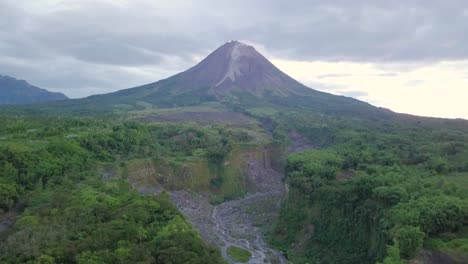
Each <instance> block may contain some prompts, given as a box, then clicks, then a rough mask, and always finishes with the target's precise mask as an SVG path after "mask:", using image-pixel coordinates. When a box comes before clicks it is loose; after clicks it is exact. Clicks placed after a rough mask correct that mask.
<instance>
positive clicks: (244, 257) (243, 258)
mask: <svg viewBox="0 0 468 264" xmlns="http://www.w3.org/2000/svg"><path fill="white" fill-rule="evenodd" d="M227 254H228V256H229V257H230V258H232V259H233V260H235V261H237V262H242V263H247V262H248V261H249V260H250V258H251V257H252V253H250V251H248V250H245V249H243V248H240V247H235V246H230V247H228V248H227Z"/></svg>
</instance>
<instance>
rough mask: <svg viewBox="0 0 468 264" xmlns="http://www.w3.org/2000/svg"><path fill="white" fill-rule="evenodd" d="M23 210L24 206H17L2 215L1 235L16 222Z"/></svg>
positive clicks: (0, 223) (0, 221)
mask: <svg viewBox="0 0 468 264" xmlns="http://www.w3.org/2000/svg"><path fill="white" fill-rule="evenodd" d="M22 210H23V205H21V204H17V205H16V206H15V207H13V208H11V209H10V211H8V212H6V213H3V214H0V234H1V233H3V232H6V231H8V230H9V229H10V228H11V227H13V225H14V224H15V222H16V219H17V218H18V215H19V214H20V212H21V211H22Z"/></svg>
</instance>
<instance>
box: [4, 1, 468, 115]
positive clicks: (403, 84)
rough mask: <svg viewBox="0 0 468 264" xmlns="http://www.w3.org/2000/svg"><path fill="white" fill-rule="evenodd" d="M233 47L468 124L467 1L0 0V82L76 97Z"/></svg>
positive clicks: (367, 96) (294, 72)
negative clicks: (0, 78)
mask: <svg viewBox="0 0 468 264" xmlns="http://www.w3.org/2000/svg"><path fill="white" fill-rule="evenodd" d="M232 39H237V40H241V41H245V42H247V43H248V44H251V45H253V46H254V47H255V48H256V49H257V50H258V51H260V52H261V53H262V54H263V55H265V56H266V57H267V58H268V59H270V60H271V61H272V62H273V63H274V64H275V65H276V66H277V67H279V68H280V69H281V70H283V71H284V72H286V73H287V74H289V75H290V76H292V77H293V78H296V79H297V80H299V81H301V82H303V83H304V84H306V85H307V86H309V87H311V88H314V89H317V90H321V91H325V92H330V93H333V94H340V95H346V96H351V97H354V98H357V99H360V100H364V101H366V102H369V103H371V104H374V105H377V106H381V107H386V108H390V109H391V110H394V111H396V112H402V113H410V114H415V115H424V116H435V117H450V118H465V119H468V104H467V102H466V101H467V100H468V48H467V46H466V43H467V41H468V2H466V1H464V0H450V1H446V0H426V1H421V0H410V1H406V0H405V1H404V0H400V1H366V0H355V1H339V0H336V1H329V0H317V1H313V2H312V1H308V0H296V1H288V3H287V4H286V2H283V1H268V0H258V1H248V0H239V1H231V2H229V3H228V2H226V1H214V0H199V1H197V2H196V4H195V3H191V2H187V1H183V0H172V1H170V2H168V1H156V0H152V1H150V0H99V1H97V0H76V1H65V0H36V1H17V0H0V75H9V76H12V77H15V78H19V79H25V80H27V81H28V82H30V83H32V84H34V85H37V86H40V87H43V88H46V89H49V90H52V91H60V92H63V93H65V94H67V95H68V96H70V97H73V98H77V97H84V96H88V95H91V94H97V93H107V92H112V91H116V90H120V89H123V88H128V87H133V86H137V85H141V84H145V83H149V82H154V81H157V80H159V79H161V78H166V77H169V76H171V75H172V74H175V73H177V72H180V71H183V70H185V69H187V68H189V67H191V66H193V65H194V64H195V63H197V62H199V61H200V60H201V59H202V58H203V57H205V56H206V55H208V54H209V53H210V52H211V51H213V50H214V49H216V48H217V47H218V46H220V45H222V44H223V43H224V42H226V41H229V40H232Z"/></svg>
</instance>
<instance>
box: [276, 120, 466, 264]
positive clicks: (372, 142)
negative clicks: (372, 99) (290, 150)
mask: <svg viewBox="0 0 468 264" xmlns="http://www.w3.org/2000/svg"><path fill="white" fill-rule="evenodd" d="M278 120H280V121H279V122H278V124H280V125H279V126H278V127H281V125H282V126H283V127H286V126H289V127H292V128H295V129H297V130H299V131H301V132H303V133H304V134H305V135H307V136H308V137H309V138H310V139H311V140H312V141H314V142H315V144H316V146H317V147H319V148H318V149H315V150H308V151H304V152H300V153H295V154H292V155H290V156H289V157H288V158H287V165H286V176H287V179H286V182H287V184H288V187H289V192H288V195H287V199H286V200H285V201H284V202H283V205H282V209H281V213H280V218H279V220H278V222H277V224H276V226H275V227H274V230H273V231H272V232H271V234H270V239H271V242H272V243H273V244H274V245H276V246H277V247H279V248H281V249H283V250H284V251H286V252H287V253H288V256H289V259H290V261H291V262H292V263H375V262H376V261H380V262H383V263H385V264H395V263H406V261H407V260H409V259H412V258H414V257H415V256H416V254H417V253H418V250H420V249H421V248H423V247H424V248H426V249H430V250H435V251H438V252H445V253H447V254H449V255H450V256H451V257H452V258H453V259H455V260H457V261H460V263H463V262H465V261H467V260H468V181H467V179H468V134H467V131H466V128H463V129H462V128H461V127H458V126H457V124H456V122H455V121H453V122H447V124H446V125H444V124H443V123H442V122H440V123H439V121H437V122H435V121H434V120H427V122H425V121H424V120H423V122H412V121H410V120H399V121H398V120H397V121H394V122H385V121H379V120H375V121H374V122H364V121H362V120H361V121H359V120H348V121H346V120H340V119H339V118H330V117H328V118H325V117H319V116H316V115H313V114H298V113H291V114H288V115H285V116H283V117H282V118H278ZM281 120H284V121H283V122H282V121H281ZM421 120H422V119H421Z"/></svg>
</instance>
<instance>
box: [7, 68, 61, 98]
mask: <svg viewBox="0 0 468 264" xmlns="http://www.w3.org/2000/svg"><path fill="white" fill-rule="evenodd" d="M65 99H68V97H67V96H66V95H64V94H63V93H59V92H50V91H48V90H46V89H43V88H39V87H37V86H34V85H31V84H29V83H28V82H27V81H25V80H19V79H16V78H13V77H10V76H6V75H0V105H20V104H33V103H43V102H51V101H59V100H65Z"/></svg>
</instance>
